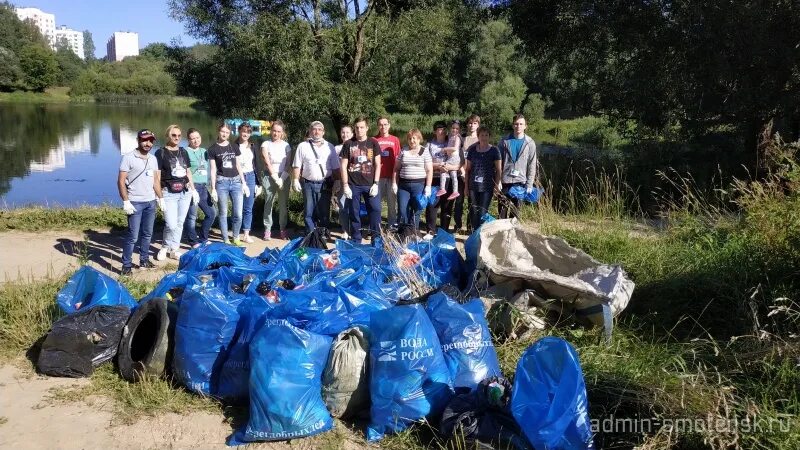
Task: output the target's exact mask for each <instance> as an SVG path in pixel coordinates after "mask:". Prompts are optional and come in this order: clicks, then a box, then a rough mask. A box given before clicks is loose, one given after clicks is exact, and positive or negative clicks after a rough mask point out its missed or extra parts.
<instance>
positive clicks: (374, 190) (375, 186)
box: [369, 183, 378, 197]
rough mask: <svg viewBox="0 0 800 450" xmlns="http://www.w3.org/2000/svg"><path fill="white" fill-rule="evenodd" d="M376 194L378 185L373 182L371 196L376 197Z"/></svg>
mask: <svg viewBox="0 0 800 450" xmlns="http://www.w3.org/2000/svg"><path fill="white" fill-rule="evenodd" d="M376 195H378V185H377V184H375V183H373V184H372V187H371V188H369V196H370V197H375V196H376Z"/></svg>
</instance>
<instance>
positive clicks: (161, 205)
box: [158, 197, 167, 212]
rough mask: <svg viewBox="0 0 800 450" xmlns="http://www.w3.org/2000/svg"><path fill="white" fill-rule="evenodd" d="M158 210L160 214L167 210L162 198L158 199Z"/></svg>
mask: <svg viewBox="0 0 800 450" xmlns="http://www.w3.org/2000/svg"><path fill="white" fill-rule="evenodd" d="M158 209H160V210H161V212H164V211H166V210H167V204H166V203H165V202H164V197H161V198H159V199H158Z"/></svg>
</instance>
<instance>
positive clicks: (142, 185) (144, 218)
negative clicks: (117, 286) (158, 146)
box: [117, 129, 164, 275]
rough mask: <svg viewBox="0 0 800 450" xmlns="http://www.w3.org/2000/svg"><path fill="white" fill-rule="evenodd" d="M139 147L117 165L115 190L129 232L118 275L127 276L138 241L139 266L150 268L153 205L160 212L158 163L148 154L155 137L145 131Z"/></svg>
mask: <svg viewBox="0 0 800 450" xmlns="http://www.w3.org/2000/svg"><path fill="white" fill-rule="evenodd" d="M136 140H137V142H138V143H139V145H138V146H137V147H136V149H135V150H134V151H132V152H128V153H126V154H124V155H122V162H120V165H119V177H118V178H117V187H118V188H119V196H120V197H121V198H122V209H123V210H124V211H125V214H127V215H128V233H127V235H126V236H125V243H124V244H123V246H122V271H121V272H120V274H121V275H130V274H131V273H132V268H133V261H132V260H133V248H134V247H135V246H136V242H137V241H138V242H139V267H140V268H142V269H152V268H153V267H155V265H154V264H153V263H152V262H150V238H151V237H152V236H153V223H154V222H155V219H156V205H159V206H161V209H162V210H163V209H164V208H163V202H164V199H163V198H161V180H160V178H161V177H160V172H159V170H158V161H156V158H155V156H153V155H152V154H151V153H150V149H152V148H153V143H154V142H155V140H156V136H155V135H154V134H153V133H152V132H151V131H150V130H147V129H144V130H140V131H139V133H138V134H137V135H136Z"/></svg>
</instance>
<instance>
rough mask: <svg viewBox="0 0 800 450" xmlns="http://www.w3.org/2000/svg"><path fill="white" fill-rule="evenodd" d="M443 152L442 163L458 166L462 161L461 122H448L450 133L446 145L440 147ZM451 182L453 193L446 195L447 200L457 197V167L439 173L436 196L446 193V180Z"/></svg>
mask: <svg viewBox="0 0 800 450" xmlns="http://www.w3.org/2000/svg"><path fill="white" fill-rule="evenodd" d="M442 152H443V153H444V163H445V165H448V166H458V167H460V166H461V164H462V163H463V160H462V158H461V122H460V121H458V120H454V121H452V122H451V123H450V135H449V136H448V138H447V146H446V147H445V148H443V149H442ZM448 179H450V180H452V182H453V193H452V194H450V196H449V197H447V199H448V200H453V199H455V198H458V196H459V195H461V194H459V193H458V169H456V170H448V171H444V172H442V173H441V174H440V175H439V192H437V193H436V196H437V197H441V196H443V195H445V194H447V180H448Z"/></svg>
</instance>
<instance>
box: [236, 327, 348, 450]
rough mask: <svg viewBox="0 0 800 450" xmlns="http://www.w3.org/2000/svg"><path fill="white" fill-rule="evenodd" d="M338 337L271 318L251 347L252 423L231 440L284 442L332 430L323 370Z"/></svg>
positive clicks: (237, 441)
mask: <svg viewBox="0 0 800 450" xmlns="http://www.w3.org/2000/svg"><path fill="white" fill-rule="evenodd" d="M332 341H333V339H332V338H330V337H328V336H323V335H319V334H315V333H311V332H308V331H305V330H301V329H299V328H297V327H295V326H293V325H291V324H290V323H289V322H287V321H286V320H282V319H271V318H270V319H267V320H266V321H265V322H264V326H263V327H261V330H259V331H258V332H257V333H256V335H255V337H254V338H253V341H252V342H251V343H250V419H249V420H248V422H247V426H246V427H244V428H243V429H240V430H238V431H237V432H236V433H234V435H233V436H232V437H231V439H230V440H229V441H228V444H229V445H239V444H242V443H245V442H254V441H285V440H287V439H294V438H300V437H306V436H312V435H315V434H318V433H322V432H324V431H328V430H330V429H331V428H332V427H333V418H332V417H331V415H330V413H328V409H327V408H326V406H325V402H324V401H323V400H322V372H323V370H324V369H325V362H326V361H327V359H328V352H329V351H330V349H331V343H332Z"/></svg>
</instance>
